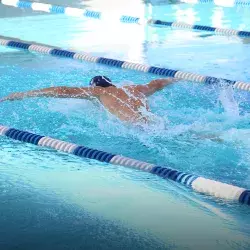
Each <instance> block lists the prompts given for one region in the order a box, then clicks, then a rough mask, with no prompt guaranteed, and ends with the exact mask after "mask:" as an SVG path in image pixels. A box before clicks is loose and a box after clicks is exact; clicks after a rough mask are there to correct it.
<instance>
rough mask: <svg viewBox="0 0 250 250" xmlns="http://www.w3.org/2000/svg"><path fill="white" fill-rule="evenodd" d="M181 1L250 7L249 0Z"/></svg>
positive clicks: (185, 0)
mask: <svg viewBox="0 0 250 250" xmlns="http://www.w3.org/2000/svg"><path fill="white" fill-rule="evenodd" d="M179 1H180V2H182V3H188V4H206V3H212V4H214V5H217V6H222V7H234V6H244V7H250V2H249V0H179Z"/></svg>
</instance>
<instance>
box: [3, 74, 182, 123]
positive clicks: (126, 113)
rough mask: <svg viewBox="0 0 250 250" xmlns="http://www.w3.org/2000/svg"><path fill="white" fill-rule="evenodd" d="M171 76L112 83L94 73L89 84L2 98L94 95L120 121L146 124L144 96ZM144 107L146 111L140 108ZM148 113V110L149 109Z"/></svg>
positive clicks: (40, 90) (170, 79) (85, 97)
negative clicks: (128, 83) (125, 83)
mask: <svg viewBox="0 0 250 250" xmlns="http://www.w3.org/2000/svg"><path fill="white" fill-rule="evenodd" d="M176 81H178V80H177V79H173V78H166V79H156V80H152V81H151V82H149V83H148V84H144V85H129V86H123V87H116V86H115V85H114V84H113V83H112V81H111V80H110V79H109V78H108V77H106V76H95V77H93V78H92V79H91V81H90V87H65V86H60V87H50V88H44V89H39V90H31V91H27V92H18V93H13V94H10V95H9V96H7V97H4V98H2V99H0V102H3V101H14V100H21V99H24V98H29V97H54V98H79V99H89V100H93V99H98V100H99V102H100V103H101V104H102V105H103V106H104V107H105V108H106V109H107V110H108V111H109V112H110V113H111V114H113V115H115V116H116V117H118V118H119V119H120V120H121V121H125V122H129V123H134V124H142V123H143V124H148V123H149V117H148V116H147V115H146V113H150V109H149V106H148V102H147V97H148V96H150V95H153V94H154V93H155V92H157V91H159V90H162V89H163V88H165V87H166V86H168V85H170V84H171V83H173V82H176ZM143 110H145V111H146V112H145V113H144V112H142V111H143ZM151 114H152V113H151Z"/></svg>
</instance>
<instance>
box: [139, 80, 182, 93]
mask: <svg viewBox="0 0 250 250" xmlns="http://www.w3.org/2000/svg"><path fill="white" fill-rule="evenodd" d="M177 81H179V79H176V78H165V79H156V80H153V81H151V82H150V83H148V84H145V85H137V86H135V88H136V89H137V90H138V91H140V92H142V93H143V94H144V95H146V96H150V95H153V94H154V93H155V92H157V91H160V90H162V89H163V88H165V87H166V86H168V85H169V84H171V83H174V82H177Z"/></svg>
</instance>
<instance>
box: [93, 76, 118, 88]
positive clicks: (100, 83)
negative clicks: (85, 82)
mask: <svg viewBox="0 0 250 250" xmlns="http://www.w3.org/2000/svg"><path fill="white" fill-rule="evenodd" d="M89 85H90V86H93V87H103V88H107V87H111V86H113V87H115V85H113V84H112V81H111V80H110V79H109V78H108V77H106V76H95V77H93V78H92V79H91V81H90V82H89Z"/></svg>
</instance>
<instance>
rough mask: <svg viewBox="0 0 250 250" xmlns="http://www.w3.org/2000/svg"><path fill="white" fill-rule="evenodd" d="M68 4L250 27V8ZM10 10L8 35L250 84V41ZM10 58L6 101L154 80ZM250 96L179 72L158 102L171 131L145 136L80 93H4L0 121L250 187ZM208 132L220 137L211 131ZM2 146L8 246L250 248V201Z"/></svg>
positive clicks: (5, 62) (17, 55) (4, 28)
mask: <svg viewBox="0 0 250 250" xmlns="http://www.w3.org/2000/svg"><path fill="white" fill-rule="evenodd" d="M72 2H73V3H72V6H83V5H84V6H87V7H88V8H91V7H93V8H97V6H100V7H99V9H103V10H105V11H109V10H111V9H112V10H113V12H112V13H114V12H115V13H123V14H131V15H135V16H145V17H147V18H149V17H153V18H157V19H161V20H166V21H173V20H177V21H185V22H189V23H192V22H195V23H198V24H203V25H210V26H216V27H227V28H235V29H244V30H249V29H250V23H249V18H248V16H249V13H250V9H247V8H239V7H237V8H222V7H218V6H213V5H212V4H203V5H188V4H169V5H167V4H162V1H154V2H153V1H152V2H151V4H150V3H143V2H140V1H136V2H135V1H126V2H125V1H121V2H120V3H119V6H118V4H117V3H116V2H115V1H107V4H104V3H103V1H102V2H101V1H97V0H92V1H86V2H83V3H82V2H79V1H78V2H77V1H72ZM51 3H55V4H65V5H69V3H67V1H65V2H64V3H61V1H59V2H58V1H57V2H56V1H54V2H53V1H51ZM70 4H71V3H70ZM108 6H109V7H108ZM132 7H133V8H132ZM0 13H5V18H1V19H0V27H1V35H4V36H10V37H18V38H20V39H23V40H28V41H37V42H41V43H47V44H50V45H54V46H61V47H63V48H70V49H74V50H76V51H85V52H91V53H93V54H94V55H98V56H99V55H100V56H105V57H110V58H116V59H120V60H128V61H133V62H140V63H145V64H149V65H155V66H161V67H167V68H171V69H178V70H183V71H190V72H193V73H199V74H204V75H209V76H216V77H222V78H227V79H232V80H241V81H246V82H250V77H249V73H250V69H249V63H248V62H249V59H250V53H248V51H249V41H248V40H247V39H242V38H234V37H229V38H228V37H225V36H216V35H213V36H206V35H207V34H209V33H206V32H194V31H186V30H171V29H168V28H158V27H157V28H156V27H147V26H137V25H129V24H120V23H119V22H112V21H110V20H105V21H103V22H102V21H98V20H89V19H84V18H74V17H67V16H64V15H51V14H44V13H37V14H34V13H32V12H31V11H29V10H25V11H23V10H18V9H12V8H9V7H4V6H2V5H1V6H0ZM8 13H9V14H8ZM110 19H111V20H112V15H111V16H110ZM121 30H122V32H121ZM0 59H1V60H0V75H1V78H0V83H1V92H0V93H1V96H0V97H2V96H5V95H8V94H9V93H12V92H17V91H27V90H30V89H37V88H45V87H49V86H61V85H63V86H87V85H88V82H89V80H90V79H91V78H92V77H93V76H94V75H106V76H108V77H109V78H111V79H112V80H113V81H114V82H116V83H117V84H118V85H119V86H122V85H125V84H131V83H136V84H143V83H147V82H149V81H150V80H152V79H155V78H156V76H153V75H150V74H144V73H138V72H133V71H127V70H121V69H115V68H110V67H106V66H100V65H95V64H91V63H85V62H83V63H80V62H77V61H73V60H70V59H61V58H55V57H50V56H46V55H44V56H41V55H38V54H33V53H28V52H24V51H18V50H13V49H7V48H4V47H0ZM249 100H250V94H249V93H247V92H243V91H239V90H232V89H231V88H230V87H227V86H224V85H223V83H222V84H221V86H211V85H210V86H205V85H202V84H199V83H192V82H187V81H180V82H179V83H176V84H173V85H171V86H169V87H168V88H165V89H164V90H163V91H161V92H158V93H156V94H155V95H153V96H151V97H150V98H149V104H150V108H151V110H152V112H154V114H156V115H157V116H159V117H161V118H162V119H163V123H164V126H158V125H155V126H152V127H151V128H150V129H147V130H145V131H141V130H139V129H137V128H135V127H133V126H127V125H124V124H122V123H121V122H119V121H117V120H116V119H115V118H114V117H111V116H110V115H109V114H108V113H107V112H106V111H105V110H104V109H103V108H102V107H100V106H98V105H96V103H91V102H90V101H87V100H77V99H51V98H50V99H44V98H36V99H26V100H22V101H15V102H5V103H2V104H1V108H0V124H1V125H5V126H9V127H14V128H17V129H21V130H27V131H31V132H35V133H38V134H41V135H46V136H51V137H53V138H58V139H61V140H65V141H68V142H72V143H76V144H81V145H85V146H87V147H92V148H96V149H100V150H103V151H107V152H112V153H114V154H122V155H124V156H128V157H132V158H135V159H138V160H142V161H147V162H150V163H154V164H160V165H166V166H170V167H173V168H175V169H178V170H180V171H184V172H187V173H193V174H196V175H200V176H203V177H205V178H211V179H214V180H218V181H221V182H225V183H229V184H233V185H237V186H240V187H243V188H248V189H250V167H249V165H250V154H249V152H250V151H249V148H250V125H249V118H250V114H249V108H250V105H249ZM207 135H214V136H215V137H216V138H219V139H220V140H219V141H218V140H210V139H202V137H204V136H207ZM0 147H1V151H0V154H1V157H0V159H1V160H0V170H1V175H0V178H1V181H0V198H1V199H0V200H1V206H0V211H1V213H0V223H1V225H2V227H1V237H0V247H1V249H15V248H18V249H32V248H34V246H35V247H36V248H38V249H45V248H48V247H50V248H53V249H82V248H86V249H201V247H202V248H204V249H249V248H250V240H249V239H250V237H249V236H250V212H249V208H248V207H247V206H244V205H239V204H235V203H232V202H228V201H224V200H216V199H214V198H211V197H208V196H204V195H200V194H197V193H194V192H192V191H190V190H188V189H186V188H183V187H180V186H178V185H176V184H173V183H172V182H169V181H166V180H162V179H160V178H158V177H155V176H152V175H149V174H147V173H143V172H139V171H135V170H131V169H126V168H123V167H117V166H112V165H109V164H105V163H99V162H96V161H94V160H88V159H79V158H77V157H75V156H72V155H67V154H64V153H60V152H56V151H53V150H49V149H45V148H39V147H36V146H33V145H28V144H24V143H20V142H16V141H13V140H9V139H7V138H3V137H1V138H0Z"/></svg>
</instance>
